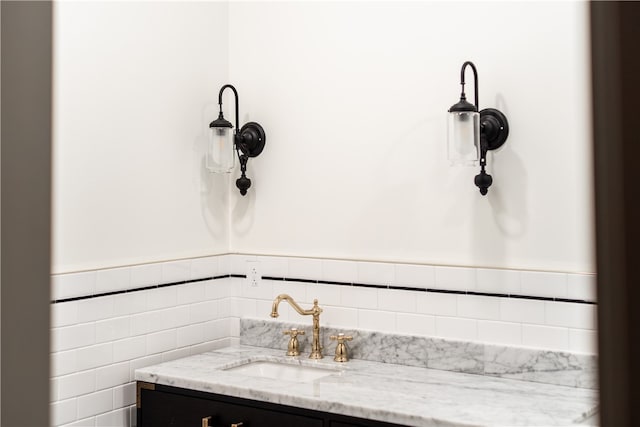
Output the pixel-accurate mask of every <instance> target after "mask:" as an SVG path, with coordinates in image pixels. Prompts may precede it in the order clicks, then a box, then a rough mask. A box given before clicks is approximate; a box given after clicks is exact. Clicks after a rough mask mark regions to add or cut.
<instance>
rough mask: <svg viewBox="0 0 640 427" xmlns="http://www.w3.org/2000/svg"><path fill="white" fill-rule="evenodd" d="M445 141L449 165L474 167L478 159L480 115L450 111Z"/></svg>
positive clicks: (473, 112)
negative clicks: (446, 142) (446, 141)
mask: <svg viewBox="0 0 640 427" xmlns="http://www.w3.org/2000/svg"><path fill="white" fill-rule="evenodd" d="M447 139H448V152H449V162H450V163H451V165H457V166H476V165H477V164H478V160H479V159H480V114H479V113H478V112H476V111H451V112H450V113H449V124H448V138H447Z"/></svg>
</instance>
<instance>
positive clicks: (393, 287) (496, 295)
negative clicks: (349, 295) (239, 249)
mask: <svg viewBox="0 0 640 427" xmlns="http://www.w3.org/2000/svg"><path fill="white" fill-rule="evenodd" d="M246 277H247V276H246V275H244V274H223V275H219V276H213V277H203V278H199V279H191V280H182V281H178V282H170V283H160V284H157V285H149V286H141V287H138V288H132V289H124V290H119V291H113V292H102V293H97V294H89V295H82V296H77V297H70V298H61V299H56V300H52V301H51V304H60V303H64V302H72V301H80V300H86V299H92V298H100V297H106V296H112V295H119V294H125V293H131V292H139V291H148V290H151V289H159V288H165V287H169V286H179V285H188V284H190V283H196V282H204V281H207V280H218V279H226V278H238V279H246ZM262 280H271V281H277V282H297V283H310V284H320V285H334V286H353V287H360V288H373V289H389V290H397V291H415V292H427V293H438V294H454V295H474V296H483V297H494V298H514V299H528V300H537V301H547V302H568V303H574V304H587V305H597V302H594V301H586V300H580V299H571V298H555V297H540V296H534V295H521V294H501V293H492V292H476V291H460V290H451V289H434V288H415V287H411V286H396V285H374V284H368V283H349V282H334V281H327V280H314V279H298V278H295V277H273V276H263V277H262Z"/></svg>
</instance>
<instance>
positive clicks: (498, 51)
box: [229, 2, 595, 272]
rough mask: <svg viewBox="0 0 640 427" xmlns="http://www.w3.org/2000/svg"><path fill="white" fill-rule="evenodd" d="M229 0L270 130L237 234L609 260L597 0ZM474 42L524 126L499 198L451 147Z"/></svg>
mask: <svg viewBox="0 0 640 427" xmlns="http://www.w3.org/2000/svg"><path fill="white" fill-rule="evenodd" d="M229 7H230V21H229V58H230V59H229V61H230V65H229V66H230V76H231V79H232V81H233V83H234V84H235V85H236V86H237V87H238V89H239V92H240V100H241V104H240V107H241V113H240V114H241V116H242V117H243V119H244V120H255V121H258V122H259V123H261V124H262V125H263V126H264V128H265V129H266V132H267V146H266V148H265V151H264V152H263V154H262V155H261V156H260V157H259V158H257V159H256V160H255V161H253V160H252V161H251V162H250V164H249V174H248V175H249V177H250V178H251V179H252V180H253V182H254V186H253V187H252V188H251V190H250V191H249V195H248V196H247V197H246V198H241V197H240V196H239V195H238V194H237V191H236V190H235V188H232V193H231V194H232V196H231V202H230V203H231V207H230V208H231V235H230V248H231V251H232V252H237V253H256V254H274V255H295V256H311V257H329V258H345V259H362V260H377V261H400V262H417V263H427V264H450V265H471V266H485V267H504V268H521V269H533V270H556V271H570V272H593V271H594V269H595V267H594V261H593V241H594V236H593V227H592V182H591V180H592V178H591V174H592V171H591V166H590V165H591V150H590V148H591V147H590V144H591V142H590V141H591V140H590V119H589V110H590V86H589V85H590V80H589V79H590V76H589V57H588V48H589V46H588V39H589V37H588V36H589V33H588V24H587V21H588V15H587V4H586V3H582V2H513V3H509V2H497V3H486V2H472V3H469V4H467V3H461V2H410V3H400V2H331V3H330V2H297V3H296V2H257V3H256V2H233V3H231V4H230V6H229ZM465 60H473V61H474V62H475V64H476V65H477V67H478V72H479V79H480V85H479V86H480V106H481V108H486V107H494V108H498V109H500V110H502V111H503V112H504V113H505V114H506V115H507V117H508V119H509V123H510V126H511V132H510V136H509V140H508V141H507V143H506V145H505V146H504V147H503V148H502V149H501V150H500V151H498V152H496V153H491V154H490V155H489V173H491V174H492V175H493V178H494V185H493V186H492V187H491V189H490V190H489V195H488V197H484V198H483V197H481V196H480V195H479V193H478V191H477V188H476V187H475V186H474V184H473V177H474V175H475V174H477V169H474V168H451V167H449V166H448V163H447V161H446V153H445V146H446V110H447V109H448V108H449V107H450V106H451V105H452V104H453V103H455V102H456V101H457V98H458V96H459V88H460V86H459V74H460V73H459V71H460V66H461V65H462V63H463V62H464V61H465ZM467 81H472V75H471V74H470V73H469V74H468V76H467ZM468 89H470V93H472V85H469V86H468Z"/></svg>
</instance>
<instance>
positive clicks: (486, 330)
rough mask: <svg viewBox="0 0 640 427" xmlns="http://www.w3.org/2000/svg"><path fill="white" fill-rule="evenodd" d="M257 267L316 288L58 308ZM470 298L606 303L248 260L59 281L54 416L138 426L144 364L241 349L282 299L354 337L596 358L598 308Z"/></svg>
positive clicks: (585, 295)
mask: <svg viewBox="0 0 640 427" xmlns="http://www.w3.org/2000/svg"><path fill="white" fill-rule="evenodd" d="M248 261H249V262H253V263H256V264H253V265H254V266H256V267H258V269H259V272H260V274H261V275H262V276H267V277H274V278H279V279H303V280H311V281H312V282H311V283H310V282H298V281H295V280H294V281H290V280H265V279H263V280H262V281H260V282H259V284H258V286H251V285H250V284H249V282H248V281H247V280H245V279H243V278H237V277H226V278H218V279H216V280H201V281H196V282H191V283H185V284H180V285H175V286H169V287H160V288H152V289H145V290H138V291H135V292H126V293H120V294H115V295H108V296H102V297H96V298H90V299H77V300H72V301H63V302H60V301H59V300H64V299H67V298H77V297H84V296H90V295H95V294H98V293H107V292H118V291H120V292H123V291H125V290H130V289H136V288H141V287H148V286H154V285H159V284H165V283H175V282H184V281H189V280H198V279H210V278H212V277H217V276H225V275H230V274H231V275H244V274H246V272H247V268H248V266H247V262H248ZM313 281H329V282H340V283H346V284H351V283H358V284H370V285H378V286H391V287H393V286H399V287H403V288H415V289H416V290H409V289H402V290H401V289H385V288H375V287H361V286H347V285H335V284H325V283H313ZM425 289H440V290H447V291H459V292H463V293H439V292H425V291H424V290H425ZM466 291H471V292H480V293H494V294H500V295H519V296H532V297H545V298H563V299H567V298H569V299H574V300H583V301H595V276H594V275H593V274H575V273H551V272H534V271H517V270H500V269H486V268H468V267H443V266H430V265H415V264H391V263H375V262H362V261H343V260H331V259H311V258H288V257H272V256H254V255H239V254H229V255H220V256H212V257H204V258H196V259H190V260H179V261H174V262H166V263H155V264H148V265H137V266H132V267H120V268H114V269H110V270H98V271H92V272H82V273H70V274H64V275H57V276H54V277H52V296H53V299H54V300H57V301H58V302H57V303H55V304H52V306H51V313H52V314H51V315H52V317H51V319H52V320H51V324H52V355H51V360H52V375H53V378H52V380H51V399H52V404H51V411H52V420H53V423H54V425H60V426H62V425H64V426H89V425H90V426H135V387H134V385H133V373H134V371H135V369H136V368H138V367H141V366H147V365H151V364H156V363H161V362H163V361H167V360H173V359H176V358H180V357H186V356H189V355H191V354H197V353H200V352H204V351H209V350H212V349H216V348H221V347H226V346H229V345H237V344H238V343H239V333H240V325H239V318H240V317H242V316H247V317H261V316H264V317H265V318H267V317H268V316H269V313H270V312H271V304H272V301H273V298H274V297H275V296H276V295H277V294H280V293H288V294H290V295H291V296H292V297H293V298H295V299H296V301H297V302H299V303H300V304H301V305H303V307H305V308H306V306H308V305H310V304H312V302H313V299H314V298H317V299H318V300H319V304H320V306H321V307H322V308H323V310H324V312H323V314H322V316H321V325H323V326H332V327H338V328H342V329H344V330H345V332H347V333H348V332H349V329H350V328H359V329H370V330H380V331H385V332H395V333H400V334H412V335H425V336H438V337H443V338H449V339H460V340H472V341H480V342H487V343H496V344H506V345H514V346H526V347H533V348H539V349H549V350H568V351H572V352H578V353H589V354H595V353H596V342H597V333H596V330H595V328H596V306H595V305H592V304H584V303H576V302H564V301H562V302H557V301H551V300H539V299H524V298H507V297H500V296H486V295H467V294H464V292H466ZM279 311H280V317H279V320H281V321H287V320H291V321H300V320H302V321H304V319H301V318H300V316H299V315H298V314H297V313H296V312H295V311H294V310H293V309H292V308H291V307H290V306H289V305H288V304H286V303H282V304H281V305H280V310H279ZM309 322H310V320H309ZM309 324H310V323H309Z"/></svg>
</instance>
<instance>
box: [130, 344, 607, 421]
mask: <svg viewBox="0 0 640 427" xmlns="http://www.w3.org/2000/svg"><path fill="white" fill-rule="evenodd" d="M260 360H264V361H282V362H285V363H292V364H301V365H305V366H312V367H313V366H316V367H329V368H332V369H335V373H333V374H331V375H328V376H326V377H323V378H320V379H317V380H315V381H313V382H308V383H298V382H290V381H283V380H274V379H269V378H259V377H254V376H246V375H243V374H240V373H234V372H233V371H225V369H228V368H230V367H234V366H239V365H242V364H244V363H247V362H249V361H260ZM135 378H136V380H138V381H146V382H150V383H156V384H163V385H169V386H174V387H180V388H186V389H191V390H199V391H205V392H210V393H218V394H224V395H228V396H235V397H241V398H247V399H253V400H259V401H264V402H271V403H278V404H283V405H289V406H295V407H300V408H306V409H312V410H318V411H325V412H331V413H337V414H342V415H349V416H354V417H361V418H367V419H374V420H379V421H386V422H391V423H397V424H403V425H409V426H451V427H453V426H460V427H462V426H464V427H470V426H478V427H479V426H487V427H488V426H545V427H546V426H548V427H551V426H570V425H575V424H579V423H581V422H583V421H584V420H585V419H586V418H588V417H590V416H592V415H593V414H594V413H595V412H596V410H597V405H598V392H597V391H596V390H589V389H581V388H575V387H566V386H559V385H551V384H540V383H534V382H528V381H521V380H512V379H504V378H493V377H487V376H482V375H474V374H465V373H459V372H449V371H441V370H436V369H428V368H418V367H412V366H404V365H395V364H391V363H380V362H371V361H363V360H350V361H349V362H347V363H336V362H334V361H333V357H329V356H325V358H324V359H322V360H319V361H313V360H309V359H308V358H307V357H306V355H304V356H300V357H287V356H285V355H284V352H283V351H281V350H274V349H267V348H262V347H250V346H239V347H228V348H224V349H221V350H217V351H212V352H208V353H203V354H199V355H195V356H191V357H186V358H183V359H178V360H174V361H170V362H165V363H162V364H158V365H154V366H149V367H146V368H139V369H137V370H136V373H135Z"/></svg>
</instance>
